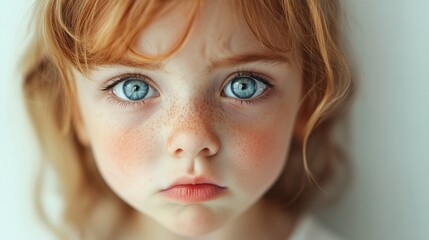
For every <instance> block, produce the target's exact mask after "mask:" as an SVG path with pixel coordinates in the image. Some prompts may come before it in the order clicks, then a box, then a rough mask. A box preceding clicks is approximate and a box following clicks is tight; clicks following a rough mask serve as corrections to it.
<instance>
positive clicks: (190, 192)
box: [161, 177, 227, 203]
mask: <svg viewBox="0 0 429 240" xmlns="http://www.w3.org/2000/svg"><path fill="white" fill-rule="evenodd" d="M226 189H227V188H226V187H223V186H219V185H217V184H216V183H214V182H212V181H210V180H208V179H206V178H203V177H197V178H188V177H185V178H180V179H179V180H177V181H175V182H174V183H173V184H172V185H170V186H169V187H168V188H165V189H163V190H161V194H162V195H164V196H165V197H167V198H169V199H171V200H175V201H179V202H183V203H197V202H207V201H210V200H213V199H216V198H219V197H221V196H222V195H223V194H225V193H226Z"/></svg>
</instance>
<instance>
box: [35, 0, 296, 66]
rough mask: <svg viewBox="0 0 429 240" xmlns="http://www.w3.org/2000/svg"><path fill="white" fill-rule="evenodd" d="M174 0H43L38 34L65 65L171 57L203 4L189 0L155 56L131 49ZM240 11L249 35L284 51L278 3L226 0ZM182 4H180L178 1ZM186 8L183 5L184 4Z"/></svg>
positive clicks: (142, 61) (285, 29) (290, 41)
mask: <svg viewBox="0 0 429 240" xmlns="http://www.w3.org/2000/svg"><path fill="white" fill-rule="evenodd" d="M177 3H178V2H177V1H166V0H145V1H143V0H142V1H134V0H121V1H118V0H116V1H107V0H104V1H94V0H85V1H67V0H57V1H48V3H47V5H46V6H45V7H46V9H47V11H45V13H46V15H45V16H44V18H45V21H43V22H44V24H45V26H44V38H45V41H46V42H48V43H50V44H48V45H47V48H48V49H47V51H48V52H49V55H51V56H53V57H54V58H55V62H60V63H63V64H62V66H63V67H64V66H70V64H71V65H72V66H73V67H75V68H77V69H79V70H80V71H82V72H85V70H88V69H90V68H92V67H94V66H97V65H107V64H121V63H127V64H128V65H133V64H134V65H137V66H138V65H142V64H145V63H151V62H155V61H160V60H163V59H166V58H168V57H170V56H172V55H173V54H174V53H176V52H177V51H178V50H179V49H180V48H181V46H183V44H184V43H185V42H186V40H187V38H188V36H189V35H190V33H191V31H192V26H193V23H194V21H195V18H196V16H197V13H198V9H199V8H200V7H201V6H202V5H203V2H202V1H198V0H197V1H192V2H186V3H191V4H188V5H189V10H188V9H184V10H186V11H188V12H189V14H188V19H187V21H188V22H187V23H186V25H185V27H184V31H183V32H182V34H181V36H176V38H177V42H176V44H175V45H174V46H173V47H172V48H170V49H169V50H167V51H166V52H164V53H162V54H161V55H156V56H154V55H147V54H146V55H144V54H142V53H140V52H137V51H135V50H134V49H133V46H134V44H135V43H136V41H137V40H138V38H139V36H140V34H141V32H142V31H143V30H144V29H145V28H146V27H147V26H148V25H150V24H151V23H152V22H153V21H156V19H157V18H160V17H162V16H165V15H167V14H169V12H170V11H172V10H174V9H177V8H178V7H179V6H178V4H177ZM225 3H226V4H230V5H234V6H232V7H233V8H232V9H237V14H236V16H244V18H245V20H246V21H247V23H248V25H249V27H250V29H251V30H252V32H253V34H254V35H255V37H256V38H257V39H258V40H259V41H260V42H261V43H262V44H263V45H264V46H266V47H267V48H269V49H271V50H272V51H273V52H278V51H282V52H285V51H289V50H290V48H291V46H292V45H293V42H295V41H293V39H291V38H290V36H289V34H288V33H289V25H288V24H287V23H288V21H287V19H286V14H285V12H284V11H283V10H284V9H283V7H282V6H281V5H279V3H278V2H277V1H265V2H264V1H249V0H240V1H226V2H225ZM184 5H186V4H184ZM186 7H188V6H186Z"/></svg>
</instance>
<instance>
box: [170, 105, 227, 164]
mask: <svg viewBox="0 0 429 240" xmlns="http://www.w3.org/2000/svg"><path fill="white" fill-rule="evenodd" d="M213 123H214V121H213V120H212V119H211V117H209V116H207V113H201V112H200V113H198V112H197V113H193V114H189V113H188V114H184V115H182V116H181V117H179V118H176V119H175V120H174V122H173V128H172V130H171V132H170V135H169V138H168V141H167V148H168V153H169V154H170V155H171V156H172V157H174V158H183V157H187V158H190V159H194V158H197V157H210V156H213V155H215V154H216V153H218V152H219V148H220V141H219V138H218V136H217V135H216V134H215V133H214V131H213V128H212V124H213Z"/></svg>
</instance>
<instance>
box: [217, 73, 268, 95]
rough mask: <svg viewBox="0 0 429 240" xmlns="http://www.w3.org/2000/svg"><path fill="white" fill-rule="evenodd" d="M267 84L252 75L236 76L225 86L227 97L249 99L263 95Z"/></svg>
mask: <svg viewBox="0 0 429 240" xmlns="http://www.w3.org/2000/svg"><path fill="white" fill-rule="evenodd" d="M266 88H267V85H266V84H265V83H263V82H262V81H260V80H258V79H257V78H256V77H253V76H252V75H250V74H249V75H240V76H237V77H235V78H234V79H233V80H232V81H230V82H229V83H228V85H226V87H225V88H224V93H225V95H226V96H227V97H232V98H240V99H248V98H254V97H257V96H259V95H261V94H262V93H263V92H264V90H265V89H266Z"/></svg>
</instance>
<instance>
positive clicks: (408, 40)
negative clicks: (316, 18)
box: [0, 0, 429, 240]
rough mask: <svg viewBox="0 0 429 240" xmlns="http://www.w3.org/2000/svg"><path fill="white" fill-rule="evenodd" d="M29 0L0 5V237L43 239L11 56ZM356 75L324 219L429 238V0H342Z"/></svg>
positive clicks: (357, 230)
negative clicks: (347, 175) (343, 188)
mask: <svg viewBox="0 0 429 240" xmlns="http://www.w3.org/2000/svg"><path fill="white" fill-rule="evenodd" d="M30 3H31V1H28V0H19V1H17V0H16V1H1V2H0V120H1V122H0V152H1V157H0V161H1V165H0V191H1V193H0V234H1V235H0V236H1V238H2V239H49V238H48V234H47V232H46V231H45V230H44V229H43V228H42V227H41V224H40V223H39V222H38V221H37V218H36V217H35V212H34V210H33V208H32V205H31V204H32V192H31V191H32V181H33V179H34V176H35V170H36V168H37V163H38V162H37V161H38V155H37V148H36V147H35V142H36V141H35V137H34V135H33V134H32V132H31V128H30V125H29V123H28V122H27V120H26V113H25V109H24V107H23V103H22V93H21V92H20V78H19V76H18V75H17V72H16V67H15V65H14V64H15V62H16V60H17V57H18V55H19V53H20V51H21V48H22V46H23V44H24V41H23V40H22V39H23V36H25V33H26V29H25V22H26V20H25V17H28V16H29V11H28V8H29V6H30ZM345 4H346V12H347V13H348V24H347V25H346V26H345V27H344V30H345V32H346V37H347V40H348V41H347V45H348V46H349V47H348V51H349V53H350V56H351V60H352V62H353V68H354V72H355V74H356V76H357V80H358V92H357V95H356V101H355V104H354V105H353V109H352V123H351V127H352V142H351V143H352V144H351V145H352V146H351V147H350V153H351V155H352V158H353V164H354V166H355V181H354V183H353V184H352V185H351V187H350V189H349V190H348V192H347V194H346V195H345V197H344V198H343V201H341V202H340V204H339V205H338V206H336V207H335V208H334V209H330V210H329V211H324V212H323V213H322V214H321V218H322V219H323V221H324V222H325V223H326V224H327V225H329V226H331V227H332V228H333V229H335V230H336V231H337V232H340V233H342V234H343V235H344V236H346V237H347V238H348V239H354V240H358V239H365V240H380V239H390V240H402V239H415V240H427V239H429V187H428V182H429V181H428V180H429V177H428V176H427V174H428V172H429V137H428V136H429V106H428V103H429V1H426V0H408V1H405V0H377V1H373V0H346V1H345Z"/></svg>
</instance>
